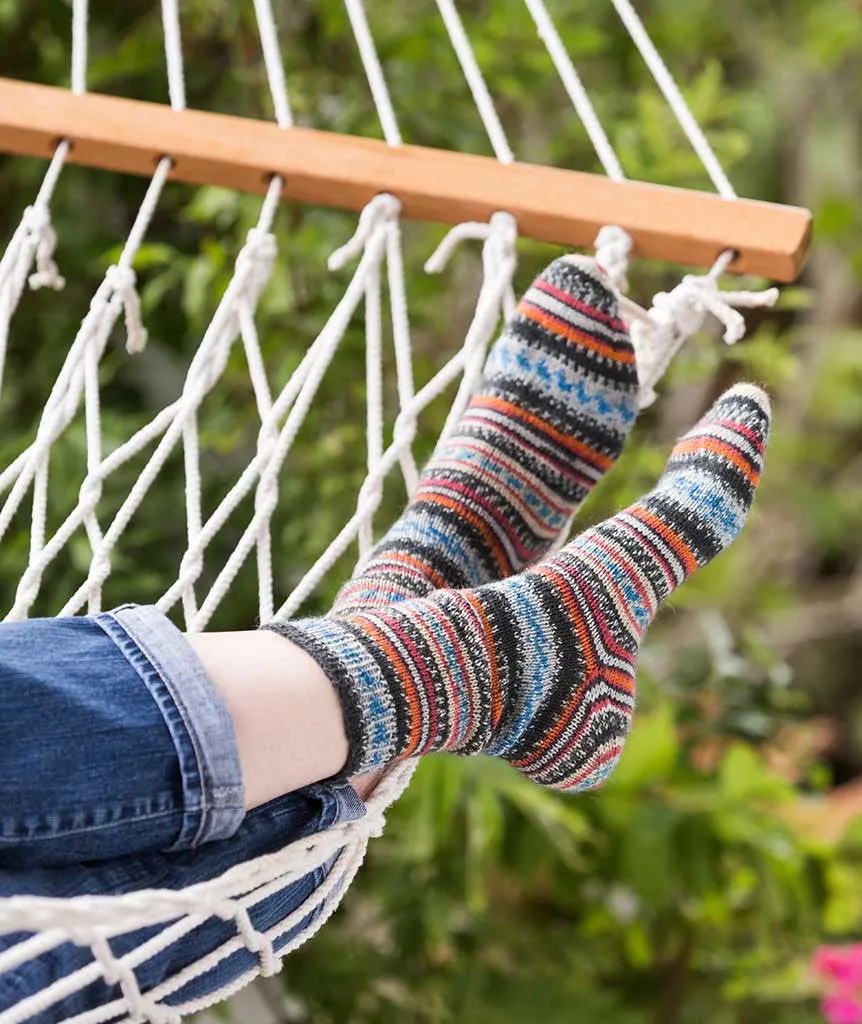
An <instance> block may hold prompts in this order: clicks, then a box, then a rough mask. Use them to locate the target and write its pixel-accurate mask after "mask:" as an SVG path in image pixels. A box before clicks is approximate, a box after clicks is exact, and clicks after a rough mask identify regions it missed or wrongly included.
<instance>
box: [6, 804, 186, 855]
mask: <svg viewBox="0 0 862 1024" xmlns="http://www.w3.org/2000/svg"><path fill="white" fill-rule="evenodd" d="M100 807H101V808H104V805H100ZM183 813H184V812H183V809H182V807H174V808H172V809H171V810H169V811H155V812H153V813H149V814H147V815H146V819H147V821H156V820H157V819H159V818H169V817H171V815H182V814H183ZM139 820H140V819H139ZM128 827H129V819H128V818H126V819H118V820H117V821H109V822H105V823H101V822H100V823H99V824H98V825H84V826H80V827H75V828H60V829H57V830H56V831H52V832H51V833H50V834H48V835H41V836H40V835H33V834H30V833H28V834H26V835H24V834H23V833H18V834H15V833H11V834H10V833H6V832H0V846H2V845H3V843H5V842H7V841H13V842H18V843H19V842H21V839H22V838H24V839H26V840H27V842H28V843H42V842H47V841H50V840H52V839H62V838H63V837H64V836H82V835H86V834H87V833H88V832H107V831H108V830H110V829H112V828H128Z"/></svg>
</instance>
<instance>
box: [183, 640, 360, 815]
mask: <svg viewBox="0 0 862 1024" xmlns="http://www.w3.org/2000/svg"><path fill="white" fill-rule="evenodd" d="M187 639H188V641H189V643H190V644H191V645H192V647H193V648H194V650H195V653H196V654H197V656H198V657H199V658H200V660H201V662H202V663H203V666H204V668H205V669H206V671H207V673H208V675H209V677H210V679H211V680H212V682H213V684H214V686H215V687H216V689H217V690H218V691H219V694H220V695H221V698H222V700H223V701H224V703H225V705H226V707H227V709H228V711H229V713H230V715H231V718H232V719H233V724H234V730H235V732H236V742H237V747H238V749H239V759H240V764H241V766H242V777H243V784H244V787H245V806H246V809H247V810H251V809H252V808H253V807H258V806H259V805H260V804H264V803H266V802H267V801H268V800H273V799H275V797H278V796H282V795H283V794H284V793H290V792H292V791H293V790H295V789H300V788H301V787H302V786H307V785H309V784H310V783H312V782H320V781H322V780H323V779H328V778H330V777H331V776H333V775H336V774H337V773H338V772H339V771H340V770H341V768H342V767H343V766H344V763H345V762H346V760H347V736H346V734H345V731H344V719H343V717H342V713H341V704H340V703H339V700H338V697H337V696H336V694H335V690H334V689H333V688H332V684H331V683H330V682H329V680H328V679H327V678H326V676H325V675H324V674H323V671H322V670H321V669H320V668H319V666H318V665H317V664H316V662H315V661H313V660H312V658H311V657H310V656H309V655H308V654H306V653H305V651H303V650H301V649H300V648H299V647H297V646H296V645H295V644H292V643H290V642H289V641H287V640H285V638H284V637H280V636H278V635H276V634H275V633H269V632H267V631H265V630H261V631H254V632H242V633H194V634H190V635H189V636H188V637H187ZM379 777H380V773H374V774H371V775H363V776H360V777H359V778H357V779H353V780H352V782H353V784H354V786H355V788H356V790H357V792H358V793H359V795H360V796H361V797H363V798H365V797H366V796H367V795H368V794H369V793H370V792H371V791H372V790H373V789H374V786H375V785H376V783H377V781H378V779H379Z"/></svg>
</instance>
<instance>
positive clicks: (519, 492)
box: [333, 256, 638, 614]
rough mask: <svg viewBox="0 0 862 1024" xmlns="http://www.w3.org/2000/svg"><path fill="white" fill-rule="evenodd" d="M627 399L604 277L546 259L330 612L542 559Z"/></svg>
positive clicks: (624, 347) (622, 418)
mask: <svg viewBox="0 0 862 1024" xmlns="http://www.w3.org/2000/svg"><path fill="white" fill-rule="evenodd" d="M637 389H638V380H637V371H636V368H635V357H634V350H633V348H632V345H631V341H630V340H629V336H628V331H627V330H626V327H625V325H624V324H623V323H622V321H621V320H620V319H619V315H618V307H617V299H616V296H615V294H614V293H613V291H612V289H611V287H610V285H609V282H608V280H607V278H606V276H605V275H604V273H603V272H602V271H601V270H599V269H598V267H597V266H596V264H595V262H594V261H593V260H591V259H588V258H586V257H583V256H567V257H563V258H562V259H558V260H555V261H554V262H553V263H552V264H551V265H550V266H549V267H548V268H547V269H546V270H545V271H544V273H543V274H542V275H541V276H540V277H538V278H537V279H536V281H535V282H534V283H533V285H532V287H531V288H530V290H529V291H528V292H527V294H526V295H525V296H524V298H523V299H522V300H521V302H520V303H519V304H518V308H517V311H516V313H515V315H514V317H513V318H512V320H511V321H510V322H509V323H508V324H507V325H506V327H505V329H504V331H503V333H502V335H501V337H500V338H499V339H498V340H497V342H496V343H495V344H494V346H493V347H492V349H491V352H490V354H489V357H488V361H487V364H486V367H485V374H484V377H483V380H482V382H481V384H480V386H479V388H478V390H477V393H476V394H475V395H474V396H473V398H472V400H471V402H470V404H469V406H468V408H467V409H466V410H465V412H464V415H463V416H462V417H461V420H460V421H459V423H458V425H457V428H456V429H455V431H454V432H453V434H452V435H451V436H450V437H448V438H447V439H446V440H444V441H442V442H441V443H440V445H439V446H438V448H437V451H436V452H435V454H434V456H433V458H432V459H431V462H430V463H429V464H428V465H427V466H426V468H425V470H424V472H423V474H422V477H421V480H420V482H419V487H418V489H417V491H416V494H415V496H414V497H413V500H412V501H411V503H410V505H409V506H408V507H407V510H406V511H405V512H404V514H403V515H402V516H401V518H400V519H399V520H398V522H397V523H395V525H394V526H393V527H392V529H391V530H390V531H389V532H388V533H387V534H386V536H385V537H384V538H383V540H382V541H381V542H380V543H379V544H378V545H377V547H376V549H375V551H374V553H373V554H372V556H371V558H370V560H369V561H368V563H367V564H366V565H365V567H364V568H363V570H362V572H361V574H360V575H359V576H358V577H357V578H355V579H353V580H351V581H350V582H349V583H348V584H347V585H346V586H345V587H344V588H343V590H342V591H341V593H340V594H339V596H338V598H337V599H336V602H335V606H334V608H333V612H334V613H336V614H344V613H346V612H348V611H351V610H358V609H360V608H368V607H384V606H386V605H390V604H392V603H394V602H396V601H401V600H403V599H404V598H411V597H424V596H425V595H426V594H427V593H429V592H430V591H432V590H436V589H437V588H439V587H468V586H476V585H477V584H480V583H487V582H489V581H491V580H499V579H503V578H504V577H506V576H510V575H512V574H513V573H517V572H520V571H521V570H522V569H523V568H524V567H525V566H527V565H529V564H530V563H532V562H534V561H536V560H537V559H539V558H541V557H542V555H544V554H545V553H546V552H547V551H548V550H549V549H550V547H551V546H552V544H553V543H554V541H555V540H557V538H558V537H559V535H560V533H561V531H562V530H563V529H564V527H565V525H566V523H567V522H568V520H569V518H570V516H571V515H572V513H573V512H574V510H575V509H576V508H577V507H578V506H579V505H580V504H581V502H582V501H583V500H584V498H585V497H586V496H587V494H588V493H589V491H590V489H591V488H592V487H593V485H594V484H595V483H596V481H597V480H599V478H600V477H601V476H602V474H603V473H604V472H605V471H606V470H608V469H609V468H610V467H611V466H612V465H613V463H614V462H615V461H616V459H617V457H618V456H619V454H620V452H621V451H622V447H623V444H624V443H625V441H626V438H627V437H628V434H629V431H630V429H631V427H632V424H633V423H634V420H635V416H636V413H637Z"/></svg>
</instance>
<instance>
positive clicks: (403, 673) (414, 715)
mask: <svg viewBox="0 0 862 1024" xmlns="http://www.w3.org/2000/svg"><path fill="white" fill-rule="evenodd" d="M345 621H346V622H354V623H356V624H357V625H358V626H360V627H361V628H362V629H363V630H364V631H365V632H366V633H368V634H369V635H370V636H371V637H372V638H373V639H374V641H375V642H376V643H377V644H379V646H380V647H381V648H382V650H383V651H384V652H385V654H386V656H387V657H388V658H389V661H390V662H391V664H392V666H393V668H394V669H395V671H396V672H397V673H398V676H399V677H400V679H401V682H402V686H403V689H404V696H405V697H406V698H407V707H408V708H409V710H410V743H409V744H408V746H407V749H406V751H405V752H404V754H403V756H404V757H410V755H411V754H412V753H413V752H414V751H415V750H416V748H417V747H418V746H419V737H420V734H421V731H422V728H421V724H420V723H421V721H422V715H421V708H420V703H419V697H418V694H417V691H416V684H415V683H414V681H413V677H412V675H411V674H410V671H409V669H408V668H407V665H406V663H405V661H404V659H403V657H402V656H401V654H400V653H399V652H398V650H397V649H396V648H395V647H394V646H393V644H392V643H391V642H390V641H389V640H388V639H387V637H386V636H385V635H384V634H383V633H382V632H381V631H380V630H379V629H378V628H377V626H375V625H374V624H373V622H371V621H370V620H369V619H367V618H366V617H365V616H364V615H348V616H346V618H345Z"/></svg>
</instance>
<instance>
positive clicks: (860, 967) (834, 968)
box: [814, 942, 862, 988]
mask: <svg viewBox="0 0 862 1024" xmlns="http://www.w3.org/2000/svg"><path fill="white" fill-rule="evenodd" d="M814 970H815V971H817V973H818V974H819V975H821V976H822V977H824V978H833V979H834V980H835V981H837V982H838V983H839V985H842V986H846V987H850V988H862V942H860V943H857V944H856V945H855V946H844V947H841V946H821V947H820V949H818V950H817V952H816V953H815V954H814Z"/></svg>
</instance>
